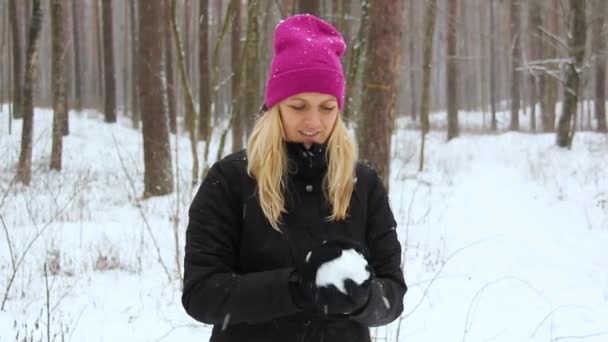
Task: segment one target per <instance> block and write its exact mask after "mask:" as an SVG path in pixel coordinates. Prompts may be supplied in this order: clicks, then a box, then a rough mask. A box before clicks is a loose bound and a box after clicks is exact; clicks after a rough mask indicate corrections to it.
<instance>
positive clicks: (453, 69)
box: [446, 0, 459, 141]
mask: <svg viewBox="0 0 608 342" xmlns="http://www.w3.org/2000/svg"><path fill="white" fill-rule="evenodd" d="M447 7H448V8H447V13H446V14H447V19H448V20H447V30H446V31H447V32H446V35H447V38H446V43H447V46H446V50H447V52H446V61H447V63H446V64H447V65H446V71H447V72H446V78H447V80H446V91H447V101H448V113H447V114H448V132H447V140H448V141H449V140H451V139H453V138H456V137H457V136H458V134H459V132H458V87H457V85H458V67H457V65H456V63H457V61H456V53H457V52H456V18H457V16H458V13H457V11H458V1H457V0H449V1H448V2H447Z"/></svg>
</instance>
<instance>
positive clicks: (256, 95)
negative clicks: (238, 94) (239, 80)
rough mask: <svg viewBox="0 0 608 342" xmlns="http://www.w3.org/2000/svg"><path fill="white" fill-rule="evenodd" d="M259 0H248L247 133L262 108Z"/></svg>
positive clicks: (246, 46)
mask: <svg viewBox="0 0 608 342" xmlns="http://www.w3.org/2000/svg"><path fill="white" fill-rule="evenodd" d="M258 8H259V2H258V0H248V8H247V43H246V44H245V55H246V57H245V58H246V59H245V118H244V119H245V120H244V121H245V123H246V127H245V133H246V135H247V136H249V134H250V133H251V130H252V129H253V123H254V119H255V117H254V113H255V112H256V110H255V109H254V108H257V107H259V106H260V79H259V73H258V68H259V65H258V41H259V30H258V12H259V10H258Z"/></svg>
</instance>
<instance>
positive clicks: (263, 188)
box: [247, 105, 357, 231]
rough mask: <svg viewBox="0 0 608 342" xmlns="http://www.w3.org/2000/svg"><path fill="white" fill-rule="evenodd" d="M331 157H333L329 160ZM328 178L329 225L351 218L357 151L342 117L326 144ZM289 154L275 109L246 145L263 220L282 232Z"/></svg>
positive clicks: (255, 128) (258, 124)
mask: <svg viewBox="0 0 608 342" xmlns="http://www.w3.org/2000/svg"><path fill="white" fill-rule="evenodd" d="M328 156H331V157H330V158H328ZM325 158H327V174H326V175H325V178H324V179H323V187H324V193H325V197H326V199H327V201H328V203H329V205H330V208H331V215H329V216H328V217H327V220H328V221H339V220H344V219H346V217H347V216H348V209H349V205H350V199H351V197H352V193H353V188H354V177H355V163H356V161H357V147H356V144H355V141H354V139H353V138H352V137H351V136H350V135H349V133H348V130H347V129H346V126H345V125H344V122H343V121H342V118H341V116H340V114H338V117H337V119H336V123H335V124H334V127H333V129H332V131H331V133H330V135H329V139H328V142H327V151H326V154H325ZM287 172H288V171H287V150H286V147H285V143H284V134H283V125H282V123H281V113H280V111H279V106H278V105H275V106H273V107H272V108H270V109H269V110H268V111H266V113H264V114H262V115H261V116H260V117H259V118H258V119H257V120H256V122H255V125H254V126H253V130H252V132H251V135H250V137H249V141H248V142H247V173H248V174H249V176H251V177H253V178H255V179H256V183H257V188H258V191H257V192H258V194H257V195H258V200H259V202H260V207H261V208H262V211H263V212H264V216H266V219H267V220H268V222H270V224H271V225H272V227H273V228H274V229H276V230H277V231H281V230H280V228H279V224H280V223H281V215H282V214H283V213H285V212H286V210H285V196H284V191H285V179H286V177H287Z"/></svg>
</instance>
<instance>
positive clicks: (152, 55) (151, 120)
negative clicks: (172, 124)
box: [137, 0, 173, 198]
mask: <svg viewBox="0 0 608 342" xmlns="http://www.w3.org/2000/svg"><path fill="white" fill-rule="evenodd" d="M138 17H139V20H138V21H139V48H138V51H139V56H138V61H137V69H138V83H139V96H140V104H141V113H142V124H143V130H142V131H143V132H142V134H143V140H144V168H145V169H144V197H145V198H147V197H150V196H161V195H165V194H168V193H170V192H172V191H173V171H172V168H171V150H170V146H169V125H168V116H167V104H166V89H165V83H164V82H163V80H162V79H161V73H162V70H163V63H162V62H163V61H162V59H163V58H162V56H163V44H162V43H163V42H162V39H158V37H162V36H163V25H161V24H162V23H161V20H164V16H163V4H162V2H160V1H149V0H139V10H138Z"/></svg>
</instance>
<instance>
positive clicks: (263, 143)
mask: <svg viewBox="0 0 608 342" xmlns="http://www.w3.org/2000/svg"><path fill="white" fill-rule="evenodd" d="M345 47H346V46H345V44H344V40H343V38H342V36H341V34H340V33H339V32H337V31H336V29H335V28H334V27H332V26H331V25H329V24H328V23H326V22H324V21H322V20H321V19H319V18H317V17H315V16H312V15H296V16H292V17H290V18H287V19H286V20H284V21H281V23H279V25H278V26H277V27H276V28H275V33H274V57H273V60H272V64H271V66H270V72H269V78H268V83H267V86H266V93H265V106H264V107H263V110H262V112H261V114H260V116H259V117H258V119H257V122H256V124H255V126H254V128H253V131H252V133H251V136H250V138H249V141H248V144H247V149H246V151H242V152H239V153H236V154H233V155H231V156H228V157H226V158H224V159H223V160H221V161H219V162H217V163H215V164H214V165H213V167H212V168H211V169H210V171H209V173H208V175H207V177H206V178H205V180H204V181H203V184H202V185H201V187H200V189H199V191H198V193H197V194H196V196H195V198H194V200H193V202H192V205H191V207H190V211H189V216H190V221H189V224H188V228H187V233H186V251H185V263H184V292H183V296H182V302H183V305H184V308H185V309H186V311H187V312H188V314H189V315H190V316H192V317H193V318H195V319H196V320H198V321H200V322H204V323H208V324H213V325H214V328H213V332H212V336H211V341H217V342H220V341H226V342H228V341H230V342H233V341H234V342H257V341H264V342H269V341H281V342H286V341H327V342H328V341H350V342H353V341H355V342H356V341H370V335H369V329H368V327H372V326H379V325H385V324H388V323H390V322H391V321H393V320H394V319H396V318H397V317H399V315H400V314H401V312H402V310H403V296H404V295H405V292H406V289H407V288H406V285H405V282H404V279H403V273H402V270H401V246H400V244H399V241H398V239H397V233H396V229H395V228H396V225H397V224H396V222H395V219H394V217H393V213H392V212H391V209H390V206H389V202H388V197H387V194H386V191H385V189H384V188H383V185H382V182H381V180H380V179H379V178H378V175H377V174H376V172H375V171H374V170H373V169H372V168H370V167H368V166H365V165H364V164H362V163H359V162H357V152H356V146H355V143H354V141H353V139H352V138H351V137H350V136H349V134H348V132H347V130H346V127H345V126H344V123H343V121H342V119H341V117H340V110H341V109H342V107H343V105H344V75H343V71H342V66H341V64H340V58H341V57H342V55H343V53H344V49H345ZM350 249H353V250H355V251H356V252H357V253H359V254H358V255H360V256H363V257H364V258H365V259H362V260H365V262H366V263H367V266H365V267H364V269H362V270H359V271H357V272H355V273H357V274H363V275H364V276H365V278H366V279H365V280H364V281H362V280H361V279H354V277H353V278H349V277H346V278H345V279H344V282H343V284H339V285H327V284H325V285H319V283H318V279H317V270H318V269H319V268H320V267H322V266H323V265H328V262H332V261H336V259H339V258H340V257H341V256H343V255H346V253H345V252H344V251H346V250H350ZM343 253H344V254H343ZM353 267H356V266H353ZM340 285H343V288H342V286H340Z"/></svg>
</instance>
